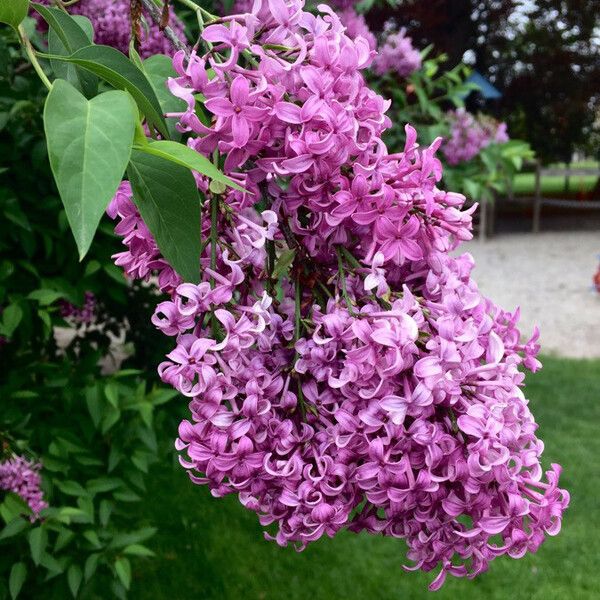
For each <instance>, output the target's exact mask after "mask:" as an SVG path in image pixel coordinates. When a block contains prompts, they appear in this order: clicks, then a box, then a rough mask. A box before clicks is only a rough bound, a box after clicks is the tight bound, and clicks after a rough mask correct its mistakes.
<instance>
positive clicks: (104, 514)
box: [98, 500, 113, 527]
mask: <svg viewBox="0 0 600 600" xmlns="http://www.w3.org/2000/svg"><path fill="white" fill-rule="evenodd" d="M112 510H113V503H112V502H111V501H110V500H102V502H100V508H99V510H98V518H99V519H100V524H101V525H102V527H106V526H107V525H108V521H109V520H110V515H111V513H112Z"/></svg>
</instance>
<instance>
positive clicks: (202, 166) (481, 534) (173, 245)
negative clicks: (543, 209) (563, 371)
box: [21, 0, 569, 589]
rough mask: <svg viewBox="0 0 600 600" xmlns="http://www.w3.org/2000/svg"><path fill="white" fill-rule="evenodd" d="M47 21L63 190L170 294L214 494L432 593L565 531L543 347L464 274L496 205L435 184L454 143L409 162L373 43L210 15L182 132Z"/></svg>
mask: <svg viewBox="0 0 600 600" xmlns="http://www.w3.org/2000/svg"><path fill="white" fill-rule="evenodd" d="M184 3H185V4H187V5H188V6H190V5H191V4H193V3H190V2H189V0H185V1H184ZM35 9H36V10H37V11H38V12H39V13H40V14H41V15H42V16H43V17H44V18H45V19H46V20H47V22H48V24H49V25H50V27H51V28H54V29H55V30H56V32H57V35H59V37H60V38H61V41H62V43H63V45H64V47H65V50H67V51H66V52H62V53H54V54H49V53H47V54H44V55H43V56H42V57H41V58H47V59H49V60H51V61H54V62H62V63H67V64H69V65H70V66H72V67H73V69H74V71H73V75H74V77H72V80H73V82H74V83H73V84H71V83H69V82H67V81H66V80H65V79H62V78H60V77H58V78H55V79H54V81H50V80H49V79H48V78H47V77H46V75H45V73H40V75H41V76H42V79H44V77H46V79H47V81H46V84H47V86H48V87H49V94H48V98H47V100H46V105H45V130H46V137H47V142H48V150H49V156H50V163H51V166H52V168H53V172H54V176H55V179H56V182H57V185H58V189H59V191H60V193H61V197H62V199H63V202H64V204H65V208H66V211H67V216H68V217H69V222H70V224H71V227H72V229H73V232H74V234H75V239H76V241H77V244H78V247H79V249H80V252H81V253H82V254H85V252H86V251H87V250H88V248H89V247H90V244H91V241H92V236H93V234H94V231H95V229H96V226H97V223H98V221H99V220H100V217H101V215H102V212H103V211H104V210H105V209H106V210H107V212H108V214H109V216H110V217H111V218H113V219H116V220H117V224H116V227H115V231H116V233H117V234H118V235H119V236H121V237H122V238H123V244H124V250H123V251H122V252H120V253H119V254H117V255H116V256H115V262H116V264H118V265H119V266H121V267H122V268H123V269H124V271H125V272H126V274H127V275H128V276H129V277H130V278H132V279H140V280H145V279H148V278H150V277H154V278H155V281H156V282H157V284H158V287H159V289H160V290H161V292H163V294H164V297H163V298H162V299H161V300H160V301H159V302H158V303H157V305H156V309H155V312H154V315H153V317H152V322H153V323H154V324H155V325H156V327H157V328H158V329H159V330H160V331H161V332H162V333H163V334H164V335H165V336H166V337H170V338H173V341H172V346H171V351H170V352H169V353H168V354H167V355H166V357H165V360H163V361H162V362H161V363H160V364H159V365H158V372H159V374H160V377H161V378H162V380H163V381H164V382H166V383H168V384H170V385H171V386H172V387H173V388H174V389H176V390H177V391H178V392H180V393H181V394H182V395H183V396H185V397H187V398H189V402H190V404H189V411H190V414H189V419H186V420H184V421H182V423H181V424H180V427H179V432H178V439H177V441H176V448H177V450H178V451H179V452H180V453H181V456H180V462H181V464H182V466H183V467H184V468H185V469H187V470H188V471H189V474H190V478H191V480H192V481H193V482H194V483H197V484H200V485H206V486H208V487H209V488H210V490H211V492H212V494H213V495H214V496H216V497H220V496H224V495H227V494H234V495H236V496H237V497H238V498H239V500H240V502H241V503H242V504H243V506H245V507H246V508H247V509H248V510H251V511H253V512H255V513H256V514H257V515H258V518H259V520H260V522H261V524H262V525H263V526H264V527H265V528H266V530H265V536H266V537H267V538H268V539H273V540H275V541H276V542H277V543H278V544H280V545H282V546H285V545H288V544H292V545H294V546H295V547H296V548H298V549H299V550H301V549H303V548H305V547H306V546H307V545H308V544H310V543H311V542H313V541H316V540H318V539H319V538H321V537H323V536H330V537H332V536H334V535H336V534H337V533H338V532H339V531H341V530H343V529H349V530H351V531H354V532H361V531H363V532H368V533H371V534H380V535H388V536H393V537H398V538H402V539H404V540H405V541H406V543H407V546H408V552H407V560H408V561H409V562H410V565H407V567H406V568H408V569H422V570H425V571H431V570H434V569H437V571H438V574H437V576H436V577H435V579H434V581H433V582H432V584H431V586H430V587H431V589H438V588H439V587H440V586H441V585H442V584H443V582H444V580H445V578H446V577H447V576H448V575H453V576H457V577H475V576H476V575H478V574H480V573H482V572H484V571H485V570H486V569H487V568H488V566H489V564H490V562H491V561H492V560H493V559H495V558H496V557H498V556H500V555H508V556H510V557H512V558H519V557H521V556H523V555H524V554H526V553H527V552H528V551H529V552H532V551H535V550H537V548H538V547H539V546H540V544H541V543H542V542H543V540H544V539H545V537H546V535H555V534H557V533H558V532H559V530H560V526H561V519H562V514H563V511H564V510H565V509H566V507H567V505H568V502H569V496H568V493H567V492H566V491H565V490H562V489H561V488H560V487H559V475H560V467H559V465H552V467H551V469H550V470H547V471H546V472H544V470H543V468H542V466H541V462H540V457H541V452H542V449H543V444H542V443H541V442H540V440H538V439H537V437H536V436H535V430H536V428H537V425H536V424H535V421H534V419H533V415H532V414H531V413H530V411H529V409H528V407H527V400H526V398H525V396H524V393H523V391H522V389H521V387H522V384H523V380H524V375H523V373H522V371H521V367H524V368H527V369H530V370H536V369H537V368H539V366H540V364H539V362H538V361H537V359H536V354H537V352H538V350H539V346H538V344H537V341H536V339H537V334H535V335H534V337H533V338H532V339H530V340H528V341H527V340H522V339H521V335H520V332H519V330H518V328H517V322H518V313H514V314H513V313H509V312H506V311H504V310H502V309H501V308H500V307H498V306H496V305H495V304H494V303H493V302H492V301H491V300H489V299H487V298H485V297H484V296H482V294H481V293H480V292H479V290H478V288H477V285H476V283H475V282H474V281H473V279H472V278H471V270H472V268H473V260H472V258H471V257H470V255H468V254H463V255H455V254H454V253H453V251H454V250H455V249H456V248H457V247H458V246H459V244H460V243H461V242H462V241H464V240H467V239H470V238H471V235H472V234H471V214H472V212H473V210H474V207H473V208H471V209H469V210H464V209H463V205H464V202H465V198H464V196H462V195H461V194H459V193H456V192H453V191H446V190H442V189H440V188H439V187H438V183H439V182H440V180H441V177H442V164H441V162H440V161H439V159H438V158H437V157H436V152H437V150H438V149H439V146H440V143H441V140H440V139H435V140H433V141H432V143H431V144H429V145H424V146H423V145H419V144H418V143H417V132H416V131H415V129H414V128H413V127H411V126H410V125H409V124H406V125H405V128H404V136H405V137H404V140H403V141H404V143H403V144H402V146H401V147H397V148H394V149H393V150H389V149H388V147H387V145H386V143H385V142H384V140H383V136H384V134H385V132H386V131H387V130H389V129H390V128H391V127H392V121H391V119H390V118H389V116H387V114H386V112H387V110H388V108H389V104H390V103H389V101H387V100H385V99H384V98H383V97H382V96H380V95H378V94H377V93H376V92H375V91H374V90H373V89H371V88H370V86H369V85H368V83H367V79H366V78H365V76H364V74H363V72H364V71H365V70H366V69H368V68H369V67H370V66H371V65H372V64H373V61H374V59H375V53H374V51H373V50H372V49H371V48H370V46H369V42H368V40H366V39H364V38H363V37H361V36H357V37H356V38H355V39H351V38H350V37H348V36H347V35H346V29H345V27H344V26H343V24H342V23H341V22H340V20H339V18H338V17H337V15H336V14H335V13H334V12H333V11H332V10H330V9H329V8H328V7H327V6H322V7H320V8H319V9H318V11H315V12H307V11H305V10H304V3H303V2H302V1H301V0H287V1H286V0H268V1H267V0H257V1H256V2H254V3H253V6H252V7H251V9H250V10H247V11H245V12H244V13H240V14H235V15H229V16H227V17H224V18H220V17H217V16H214V15H211V14H205V13H206V11H205V10H203V9H201V8H196V9H195V10H196V13H197V15H198V17H199V24H200V38H199V39H198V40H197V43H196V44H195V45H194V48H193V50H191V51H190V50H189V49H187V48H185V47H183V48H180V49H179V50H178V52H177V53H176V54H175V56H174V57H173V68H174V70H175V76H172V77H169V78H168V81H167V84H168V88H169V90H170V92H171V95H172V98H171V99H170V100H169V101H171V100H172V99H173V98H175V99H178V100H180V101H182V102H183V104H181V103H180V107H179V108H176V109H174V110H169V111H166V110H165V109H164V108H163V105H161V98H159V94H158V93H157V88H155V87H154V86H153V85H152V81H151V78H149V72H150V67H149V66H147V63H144V62H142V61H141V60H140V59H139V57H138V56H137V55H136V53H135V52H132V53H131V56H132V58H131V60H128V59H127V58H126V57H125V56H124V55H123V54H120V53H118V52H116V51H114V50H111V49H108V48H106V47H102V46H94V45H89V44H88V45H84V46H79V45H78V44H79V43H83V42H84V40H83V37H82V35H81V32H82V31H83V29H81V28H79V30H78V29H76V28H75V27H74V25H73V23H76V22H74V21H71V20H69V17H68V16H65V15H66V13H60V11H58V10H52V9H42V8H41V7H40V6H35ZM59 13H60V16H59ZM21 36H22V39H23V42H24V44H25V45H27V40H26V39H25V36H24V34H23V32H21ZM78 40H79V41H78ZM29 53H30V57H31V59H32V61H34V63H35V64H36V66H37V68H38V70H40V71H41V69H42V67H41V66H40V64H39V58H40V56H39V55H34V54H33V53H32V52H31V50H30V52H29ZM90 74H91V75H92V76H93V77H90ZM55 75H56V71H55ZM98 79H100V80H102V81H103V82H104V83H103V84H102V86H100V85H99V81H98ZM105 84H109V85H110V86H112V87H113V88H115V89H114V90H109V91H103V90H104V89H105V87H104V85H105ZM163 98H165V99H166V96H165V97H163ZM163 101H165V100H163ZM67 106H68V109H67V108H66V107H67ZM165 112H170V113H171V117H172V119H173V121H176V122H177V126H176V129H177V131H178V132H179V133H181V134H183V135H184V140H185V142H178V141H175V140H173V139H171V138H172V129H171V130H170V129H169V127H168V125H167V120H165V118H164V115H163V113H165ZM82 115H85V118H82ZM171 124H173V123H172V122H171ZM117 128H118V133H117V134H115V135H112V132H114V131H115V130H116V129H117ZM108 131H110V132H111V135H110V138H109V139H107V138H108V135H107V132H108ZM158 138H160V139H158ZM100 150H102V151H100ZM82 156H83V157H84V158H85V157H87V158H88V160H87V161H85V162H84V161H82ZM100 169H102V171H101V172H100ZM125 171H126V177H127V180H126V181H123V182H122V183H121V182H120V179H121V178H122V177H123V175H124V173H125ZM192 171H193V172H194V173H193V174H192ZM91 174H93V175H94V176H93V177H91V176H90V175H91ZM100 178H101V179H100ZM82 188H83V189H85V190H86V191H87V193H86V194H82ZM115 190H117V193H116V194H115V196H114V198H113V199H112V202H110V205H108V207H107V203H108V200H110V197H107V192H110V194H108V196H111V195H112V194H113V192H114V191H115ZM117 574H118V573H117Z"/></svg>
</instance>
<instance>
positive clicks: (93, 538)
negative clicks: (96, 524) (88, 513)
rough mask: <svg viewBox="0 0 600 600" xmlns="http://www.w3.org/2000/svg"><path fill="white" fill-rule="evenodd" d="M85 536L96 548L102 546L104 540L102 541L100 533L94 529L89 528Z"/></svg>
mask: <svg viewBox="0 0 600 600" xmlns="http://www.w3.org/2000/svg"><path fill="white" fill-rule="evenodd" d="M83 537H84V538H85V539H86V540H87V541H88V542H89V543H90V544H91V545H92V546H93V547H94V548H95V549H98V548H101V547H102V542H100V538H99V537H98V534H97V533H96V532H95V531H94V530H93V529H88V530H87V531H84V532H83Z"/></svg>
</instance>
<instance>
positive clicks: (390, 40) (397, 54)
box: [373, 26, 421, 77]
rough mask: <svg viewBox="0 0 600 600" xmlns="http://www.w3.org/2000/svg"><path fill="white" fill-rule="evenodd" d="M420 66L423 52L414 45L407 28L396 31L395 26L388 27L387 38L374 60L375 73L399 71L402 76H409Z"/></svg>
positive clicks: (382, 73) (383, 73)
mask: <svg viewBox="0 0 600 600" xmlns="http://www.w3.org/2000/svg"><path fill="white" fill-rule="evenodd" d="M420 68H421V53H420V52H419V51H418V50H417V49H416V48H414V47H413V45H412V39H411V38H410V37H409V36H407V35H406V29H405V28H404V27H402V28H401V29H400V30H398V31H396V30H395V29H394V28H393V27H391V28H390V27H389V26H388V27H386V33H385V38H384V40H383V43H382V44H380V46H379V50H378V54H377V58H375V61H374V62H373V70H374V71H375V73H377V74H378V75H385V74H386V73H397V74H398V75H399V76H400V77H408V76H409V75H410V74H411V73H414V72H415V71H418V70H419V69H420Z"/></svg>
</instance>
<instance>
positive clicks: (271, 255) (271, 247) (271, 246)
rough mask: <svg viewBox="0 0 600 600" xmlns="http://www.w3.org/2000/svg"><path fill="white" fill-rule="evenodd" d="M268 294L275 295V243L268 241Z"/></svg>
mask: <svg viewBox="0 0 600 600" xmlns="http://www.w3.org/2000/svg"><path fill="white" fill-rule="evenodd" d="M266 246H267V292H268V294H269V296H271V297H273V296H274V295H275V288H274V281H273V272H274V271H275V241H274V240H267V242H266Z"/></svg>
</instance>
